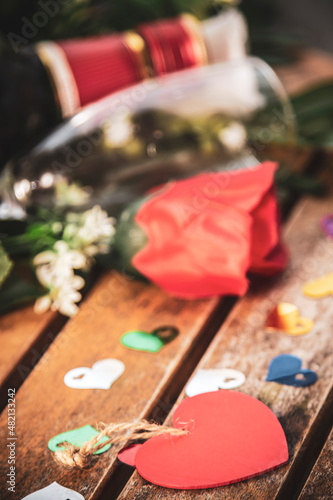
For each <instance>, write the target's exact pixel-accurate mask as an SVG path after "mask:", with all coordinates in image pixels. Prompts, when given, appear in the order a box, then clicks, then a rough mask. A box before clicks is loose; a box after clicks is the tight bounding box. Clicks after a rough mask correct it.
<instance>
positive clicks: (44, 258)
mask: <svg viewBox="0 0 333 500" xmlns="http://www.w3.org/2000/svg"><path fill="white" fill-rule="evenodd" d="M53 248H54V251H53V250H47V251H45V252H41V253H39V254H38V255H36V257H35V258H34V260H33V263H34V265H35V266H37V270H36V272H37V276H38V278H40V279H41V280H42V281H41V283H42V284H44V285H47V280H48V279H49V278H48V277H49V276H51V275H52V274H54V275H56V276H57V277H59V278H60V279H62V278H66V277H68V276H71V274H72V271H73V269H82V268H83V267H84V266H85V264H86V258H85V256H84V254H83V253H82V252H79V251H78V250H71V249H70V248H69V246H68V244H67V243H66V242H65V241H62V240H60V241H57V242H56V243H55V244H54V247H53ZM42 268H43V269H42Z"/></svg>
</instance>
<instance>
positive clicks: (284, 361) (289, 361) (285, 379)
mask: <svg viewBox="0 0 333 500" xmlns="http://www.w3.org/2000/svg"><path fill="white" fill-rule="evenodd" d="M297 375H302V378H298V377H297ZM317 378H318V376H317V374H316V373H315V372H314V371H313V370H307V369H305V368H302V360H301V359H300V358H299V357H298V356H294V355H293V354H280V355H279V356H276V357H275V358H273V359H272V361H271V362H270V364H269V367H268V373H267V377H266V380H267V382H278V383H279V384H285V385H293V386H294V387H304V386H306V385H311V384H314V383H315V382H316V380H317Z"/></svg>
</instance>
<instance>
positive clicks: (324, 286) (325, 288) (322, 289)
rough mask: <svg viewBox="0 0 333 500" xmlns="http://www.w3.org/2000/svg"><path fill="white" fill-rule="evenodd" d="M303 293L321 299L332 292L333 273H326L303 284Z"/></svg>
mask: <svg viewBox="0 0 333 500" xmlns="http://www.w3.org/2000/svg"><path fill="white" fill-rule="evenodd" d="M303 293H304V294H305V295H307V296H308V297H312V298H314V299H321V298H323V297H327V296H328V295H332V294H333V273H330V274H327V275H326V276H323V277H322V278H318V279H317V280H315V281H311V282H309V283H306V284H305V285H304V286H303Z"/></svg>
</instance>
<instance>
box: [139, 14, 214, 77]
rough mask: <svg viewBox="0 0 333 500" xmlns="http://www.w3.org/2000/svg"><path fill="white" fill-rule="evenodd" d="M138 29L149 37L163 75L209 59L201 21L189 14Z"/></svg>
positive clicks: (154, 63) (152, 54)
mask: <svg viewBox="0 0 333 500" xmlns="http://www.w3.org/2000/svg"><path fill="white" fill-rule="evenodd" d="M138 32H139V34H140V35H141V36H142V38H143V39H144V40H145V42H146V44H147V47H148V51H149V55H150V59H151V64H152V68H153V71H154V73H155V75H163V74H165V73H171V72H173V71H178V70H181V69H185V68H190V67H193V66H201V65H203V64H205V63H206V62H207V55H206V50H205V45H204V41H203V39H202V37H201V29H200V23H199V21H197V20H196V19H195V18H194V17H193V16H190V15H188V14H185V15H183V16H180V17H179V18H176V19H166V20H162V21H157V22H155V23H150V24H142V25H140V26H139V27H138Z"/></svg>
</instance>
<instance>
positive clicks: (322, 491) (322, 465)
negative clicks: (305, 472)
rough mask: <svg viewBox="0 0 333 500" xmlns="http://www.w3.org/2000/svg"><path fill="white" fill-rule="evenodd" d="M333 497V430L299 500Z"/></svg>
mask: <svg viewBox="0 0 333 500" xmlns="http://www.w3.org/2000/svg"><path fill="white" fill-rule="evenodd" d="M332 497H333V430H332V432H331V434H330V436H329V438H328V439H327V442H326V444H325V446H324V448H323V450H322V452H321V454H320V456H319V458H318V460H317V462H316V464H315V466H314V468H313V470H312V472H311V474H310V476H309V478H308V480H307V482H306V484H305V486H304V488H303V490H302V493H301V495H300V497H299V500H316V499H320V500H330V499H331V498H332Z"/></svg>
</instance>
